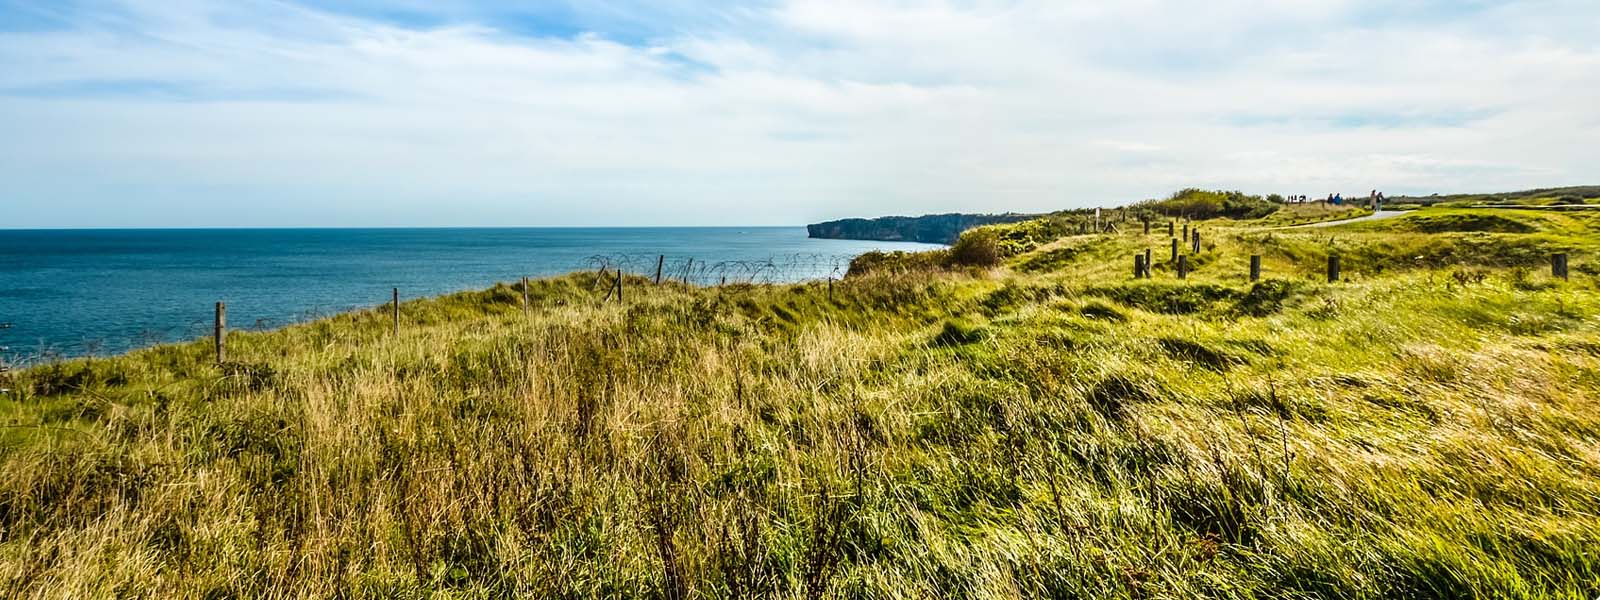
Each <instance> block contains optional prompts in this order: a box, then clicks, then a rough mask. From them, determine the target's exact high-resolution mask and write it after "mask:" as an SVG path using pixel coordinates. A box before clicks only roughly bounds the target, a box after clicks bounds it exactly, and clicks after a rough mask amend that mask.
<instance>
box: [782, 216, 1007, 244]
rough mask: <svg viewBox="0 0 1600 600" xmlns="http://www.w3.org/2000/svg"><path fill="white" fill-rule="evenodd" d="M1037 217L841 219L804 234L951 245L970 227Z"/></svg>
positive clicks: (811, 228)
mask: <svg viewBox="0 0 1600 600" xmlns="http://www.w3.org/2000/svg"><path fill="white" fill-rule="evenodd" d="M1037 216H1038V215H1024V214H1018V213H1006V214H1002V215H964V214H959V213H949V214H943V215H924V216H920V217H880V218H877V219H843V220H839V221H828V222H826V223H817V224H815V225H807V226H806V232H807V233H808V234H809V235H810V236H811V237H814V238H823V239H836V240H874V241H883V242H923V243H928V244H951V243H954V242H955V241H956V238H957V237H959V236H960V235H961V232H963V231H966V230H968V229H972V228H973V227H978V226H980V225H990V224H993V223H1015V222H1017V221H1026V220H1028V219H1032V218H1035V217H1037Z"/></svg>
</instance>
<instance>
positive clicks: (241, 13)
mask: <svg viewBox="0 0 1600 600" xmlns="http://www.w3.org/2000/svg"><path fill="white" fill-rule="evenodd" d="M1594 31H1600V5H1597V4H1595V3H1594V2H1592V0H1582V1H1563V0H1552V1H1531V2H1458V1H1450V2H1444V1H1424V0H1412V1H1399V2H1394V1H1387V2H1379V1H1367V0H1300V1H1294V2H1280V3H1272V4H1271V5H1270V6H1265V7H1264V6H1262V5H1261V3H1258V2H1246V1H1242V0H1219V1H1217V2H1209V3H1191V2H1169V1H1159V0H1134V1H1129V2H1120V3H1114V4H1113V3H1098V2H1096V3H1087V2H1085V3H1076V2H1060V1H1044V2H1027V1H1016V2H999V1H989V0H968V1H963V2H917V1H895V2H873V1H864V0H849V1H845V0H787V1H777V2H771V3H737V4H724V5H716V4H706V3H689V2H648V3H645V2H638V3H634V2H619V1H610V2H585V3H581V4H579V3H572V4H562V3H546V4H543V5H541V6H540V7H538V8H536V9H532V10H529V9H524V8H518V7H516V6H514V5H506V4H500V3H491V2H468V1H445V2H427V3H424V2H399V3H380V2H375V1H366V0H344V1H339V2H333V3H325V4H321V5H316V6H313V5H311V4H299V3H293V2H280V1H265V0H227V1H222V0H160V1H157V0H121V1H119V2H93V3H77V2H50V3H35V2H17V1H15V0H0V181H4V182H5V183H4V185H3V186H0V228H4V227H77V226H130V227H134V226H217V225H220V226H294V225H366V226H385V225H413V226H457V225H518V226H565V225H619V226H635V225H688V224H707V225H732V224H749V225H757V224H799V223H804V222H808V221H814V220H820V219H825V218H834V217H840V216H872V215H879V214H906V213H925V212H940V211H1006V210H1017V211H1043V210H1052V209H1058V208H1063V207H1074V206H1093V205H1102V204H1106V205H1109V204H1118V203H1122V202H1126V201H1130V200H1137V199H1141V198H1146V197H1154V196H1159V195H1163V194H1165V193H1167V192H1170V191H1172V190H1174V189H1176V188H1178V187H1184V186H1206V187H1224V188H1230V189H1234V188H1237V189H1245V190H1250V191H1257V192H1263V193H1265V192H1280V193H1305V194H1310V195H1322V194H1327V193H1330V192H1344V193H1347V194H1348V193H1365V192H1366V191H1367V190H1368V189H1371V188H1379V189H1383V190H1386V191H1388V192H1389V193H1391V194H1395V193H1403V192H1423V193H1430V192H1452V191H1494V190H1504V189H1513V188H1524V187H1539V186H1547V185H1561V184H1576V183H1596V182H1597V181H1600V177H1597V175H1600V169H1596V167H1597V166H1600V161H1597V160H1596V159H1595V158H1594V156H1595V149H1594V146H1595V140H1597V139H1600V40H1597V38H1595V37H1594V36H1593V32H1594Z"/></svg>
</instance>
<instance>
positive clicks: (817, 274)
mask: <svg viewBox="0 0 1600 600" xmlns="http://www.w3.org/2000/svg"><path fill="white" fill-rule="evenodd" d="M856 256H857V255H855V254H824V253H790V254H782V255H775V256H771V257H768V258H765V259H759V260H717V261H711V260H703V259H699V258H695V257H694V256H690V255H664V254H659V253H657V254H645V253H634V254H595V255H591V256H589V257H587V258H585V259H583V260H582V261H581V262H580V263H578V264H574V265H568V271H569V272H573V271H601V270H604V271H607V272H612V273H615V272H616V271H618V270H619V269H620V270H621V271H622V272H624V273H629V274H631V275H635V276H640V277H645V278H649V279H652V280H654V279H655V277H656V272H657V270H658V268H659V271H660V279H661V281H663V282H680V283H688V284H692V285H698V286H717V285H738V284H746V285H764V284H784V283H798V282H802V281H815V280H823V279H841V278H843V277H844V275H845V272H846V271H848V270H849V267H850V261H851V260H853V259H854V258H855V257H856ZM488 283H489V282H485V284H486V285H487V284H488ZM376 305H377V304H351V305H349V306H346V307H345V309H344V310H330V309H326V308H323V307H317V308H310V309H303V310H300V311H298V312H297V313H296V314H295V315H294V316H292V317H287V318H270V317H266V318H254V319H253V320H252V323H251V324H250V325H249V326H246V327H242V328H240V329H242V330H249V331H268V330H272V329H277V328H281V327H285V326H289V325H294V324H298V323H306V322H310V321H315V320H318V319H322V318H326V317H329V316H332V315H335V314H339V313H341V312H347V311H351V310H361V309H363V308H370V307H372V306H376ZM197 312H200V313H201V314H204V311H197ZM212 327H213V323H212V321H211V319H210V318H207V317H196V318H193V319H186V320H184V321H183V322H181V323H174V324H172V325H171V326H169V327H165V328H144V329H140V330H139V331H137V332H135V333H133V334H130V335H124V336H120V339H118V338H113V337H111V336H106V337H101V338H82V339H77V340H66V339H56V340H47V339H39V340H37V341H34V342H31V343H25V342H23V341H21V336H22V335H26V334H24V333H23V331H25V329H26V328H25V327H20V326H18V325H17V324H15V323H12V322H0V372H4V371H5V370H8V369H10V370H15V369H18V368H21V367H25V366H30V365H39V364H48V363H52V362H57V361H61V360H64V359H70V358H77V357H85V356H98V355H100V354H101V352H103V351H108V350H109V351H111V352H124V351H129V350H135V349H139V348H148V347H151V346H156V345H159V344H164V343H172V342H181V341H184V340H193V339H199V338H202V337H205V336H207V335H210V332H211V330H212ZM7 338H11V339H7Z"/></svg>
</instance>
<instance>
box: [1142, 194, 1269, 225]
mask: <svg viewBox="0 0 1600 600" xmlns="http://www.w3.org/2000/svg"><path fill="white" fill-rule="evenodd" d="M1139 207H1140V208H1145V209H1149V210H1151V211H1153V212H1156V213H1158V214H1161V215H1165V216H1168V217H1183V218H1187V219H1215V218H1228V219H1259V218H1262V217H1265V216H1267V215H1270V214H1272V213H1273V212H1276V211H1277V210H1278V205H1277V204H1275V203H1273V202H1270V201H1267V200H1263V199H1262V198H1261V197H1260V196H1251V195H1248V194H1245V193H1244V192H1237V191H1234V192H1223V191H1211V190H1200V189H1195V188H1189V189H1185V190H1180V191H1179V192H1178V193H1176V194H1173V195H1172V196H1170V197H1168V198H1167V199H1166V200H1152V201H1148V202H1144V203H1141V204H1140V205H1139Z"/></svg>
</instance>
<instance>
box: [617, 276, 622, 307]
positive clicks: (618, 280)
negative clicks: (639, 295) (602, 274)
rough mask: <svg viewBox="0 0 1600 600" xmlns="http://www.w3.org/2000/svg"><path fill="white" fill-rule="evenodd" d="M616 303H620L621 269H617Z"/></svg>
mask: <svg viewBox="0 0 1600 600" xmlns="http://www.w3.org/2000/svg"><path fill="white" fill-rule="evenodd" d="M617 303H618V304H621V303H622V269H617Z"/></svg>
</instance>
